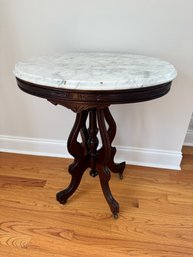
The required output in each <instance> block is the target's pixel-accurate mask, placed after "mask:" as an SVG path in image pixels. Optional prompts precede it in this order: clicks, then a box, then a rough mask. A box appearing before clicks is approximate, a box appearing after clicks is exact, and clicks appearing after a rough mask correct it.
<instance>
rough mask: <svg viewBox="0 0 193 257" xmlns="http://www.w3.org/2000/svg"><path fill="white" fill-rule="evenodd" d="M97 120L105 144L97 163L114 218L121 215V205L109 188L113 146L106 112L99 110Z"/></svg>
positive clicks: (104, 192)
mask: <svg viewBox="0 0 193 257" xmlns="http://www.w3.org/2000/svg"><path fill="white" fill-rule="evenodd" d="M97 118H98V125H99V131H100V134H101V140H102V144H103V149H104V151H105V152H104V154H103V155H100V159H99V160H98V162H97V166H98V167H97V170H98V174H99V178H100V184H101V188H102V190H103V194H104V196H105V198H106V200H107V203H108V205H109V207H110V209H111V212H112V213H113V215H114V217H117V216H118V213H119V204H118V202H117V201H116V200H115V199H114V197H113V196H112V193H111V190H110V188H109V180H110V178H111V174H110V170H109V168H108V164H109V160H110V158H111V144H110V140H109V135H108V133H107V130H106V126H105V117H104V110H103V109H98V110H97Z"/></svg>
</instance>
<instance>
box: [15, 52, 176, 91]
mask: <svg viewBox="0 0 193 257" xmlns="http://www.w3.org/2000/svg"><path fill="white" fill-rule="evenodd" d="M128 56H133V57H140V58H142V59H145V58H147V59H148V58H149V59H152V60H156V61H158V62H159V61H160V62H164V64H166V66H167V69H168V72H167V73H166V74H164V76H163V75H162V74H161V75H160V76H156V78H155V77H153V78H150V77H148V78H140V76H139V77H138V76H136V77H134V78H131V77H130V78H129V79H128V80H116V81H115V80H113V81H110V80H108V81H105V80H102V81H101V80H100V81H93V80H92V81H89V80H81V81H80V80H64V79H63V78H53V77H51V78H49V77H46V76H37V75H36V74H35V75H34V74H29V73H25V72H24V71H20V69H19V66H20V64H22V62H20V63H17V64H16V65H15V70H14V75H15V76H16V77H17V78H19V79H22V80H24V81H28V82H31V83H34V84H38V85H42V86H49V87H57V88H66V89H77V90H91V91H92V90H93V91H94V90H120V89H134V88H143V87H149V86H156V85H159V84H164V83H167V82H170V81H172V80H174V79H175V78H176V76H177V72H176V70H175V68H174V66H173V65H172V64H170V63H168V62H165V61H162V60H160V59H157V58H152V57H146V56H139V55H128Z"/></svg>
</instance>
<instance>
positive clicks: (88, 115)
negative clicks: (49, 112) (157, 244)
mask: <svg viewBox="0 0 193 257" xmlns="http://www.w3.org/2000/svg"><path fill="white" fill-rule="evenodd" d="M16 79H17V84H18V86H19V88H20V89H21V90H23V91H24V92H26V93H28V94H31V95H34V96H38V97H42V98H45V99H47V100H48V101H49V102H51V103H52V104H54V105H58V104H59V105H61V106H64V107H67V108H69V109H71V110H72V111H74V112H75V113H76V120H75V123H74V126H73V128H72V131H71V133H70V136H69V138H68V151H69V153H70V154H71V155H72V156H73V157H74V162H73V163H72V164H71V165H70V166H69V173H70V174H71V175H72V179H71V182H70V184H69V186H68V187H67V188H66V189H64V190H62V191H61V192H59V193H57V195H56V197H57V200H58V201H59V202H60V203H62V204H65V203H66V201H67V199H68V198H69V197H70V196H71V195H72V194H73V193H74V192H75V191H76V189H77V188H78V186H79V184H80V181H81V178H82V175H83V173H84V171H85V170H86V169H87V168H90V169H91V170H90V174H91V176H93V177H95V176H96V175H99V178H100V183H101V187H102V190H103V193H104V196H105V198H106V200H107V203H108V204H109V207H110V209H111V211H112V213H113V215H114V217H115V218H117V217H118V213H119V204H118V203H117V201H116V200H115V199H114V198H113V196H112V193H111V191H110V188H109V180H110V177H111V173H110V172H115V173H118V174H119V176H120V178H122V176H123V171H124V168H125V162H122V163H119V164H116V163H115V162H114V156H115V153H116V148H115V147H112V141H113V139H114V137H115V134H116V124H115V121H114V119H113V117H112V115H111V113H110V111H109V108H108V107H109V106H110V105H111V104H123V103H124V104H125V103H136V102H143V101H149V100H152V99H156V98H158V97H162V96H163V95H165V94H167V93H168V92H169V90H170V87H171V83H172V81H170V82H167V83H164V84H160V85H156V86H150V87H145V88H143V87H142V88H135V89H125V90H104V91H101V90H99V91H89V90H88V91H87V90H76V89H65V88H55V87H47V86H44V85H37V84H34V83H31V82H28V81H24V80H21V79H19V78H16ZM87 119H89V122H87ZM87 123H89V124H88V128H87ZM98 132H99V133H98ZM79 134H80V135H81V138H82V142H81V143H79V142H78V141H77V140H78V136H79ZM99 134H100V137H101V141H102V142H101V143H102V146H101V147H99V140H98V135H99Z"/></svg>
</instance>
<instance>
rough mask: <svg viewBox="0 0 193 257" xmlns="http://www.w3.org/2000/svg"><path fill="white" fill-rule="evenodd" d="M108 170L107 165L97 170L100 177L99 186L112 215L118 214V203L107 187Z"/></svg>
mask: <svg viewBox="0 0 193 257" xmlns="http://www.w3.org/2000/svg"><path fill="white" fill-rule="evenodd" d="M110 177H111V175H110V171H109V169H108V168H107V167H103V168H102V169H100V170H99V178H100V184H101V188H102V191H103V194H104V197H105V199H106V201H107V203H108V205H109V207H110V209H111V212H112V214H113V215H118V213H119V204H118V202H117V201H116V200H115V199H114V197H113V195H112V193H111V190H110V188H109V180H110Z"/></svg>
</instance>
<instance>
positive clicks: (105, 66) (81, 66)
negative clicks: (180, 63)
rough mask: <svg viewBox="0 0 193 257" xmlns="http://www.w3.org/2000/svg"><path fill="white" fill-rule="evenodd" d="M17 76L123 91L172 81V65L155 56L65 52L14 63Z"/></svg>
mask: <svg viewBox="0 0 193 257" xmlns="http://www.w3.org/2000/svg"><path fill="white" fill-rule="evenodd" d="M14 74H15V76H16V77H17V78H20V79H22V80H25V81H28V82H32V83H35V84H38V85H43V86H49V87H58V88H66V89H77V90H120V89H132V88H142V87H148V86H155V85H159V84H163V83H166V82H169V81H172V80H173V79H174V78H175V77H176V75H177V73H176V70H175V68H174V67H173V65H172V64H170V63H168V62H166V61H163V60H160V59H157V58H152V57H147V56H141V55H131V54H123V53H120V54H117V53H66V54H63V55H54V56H41V57H36V58H35V57H34V58H31V59H28V60H25V61H21V62H18V63H17V64H16V65H15V69H14Z"/></svg>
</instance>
